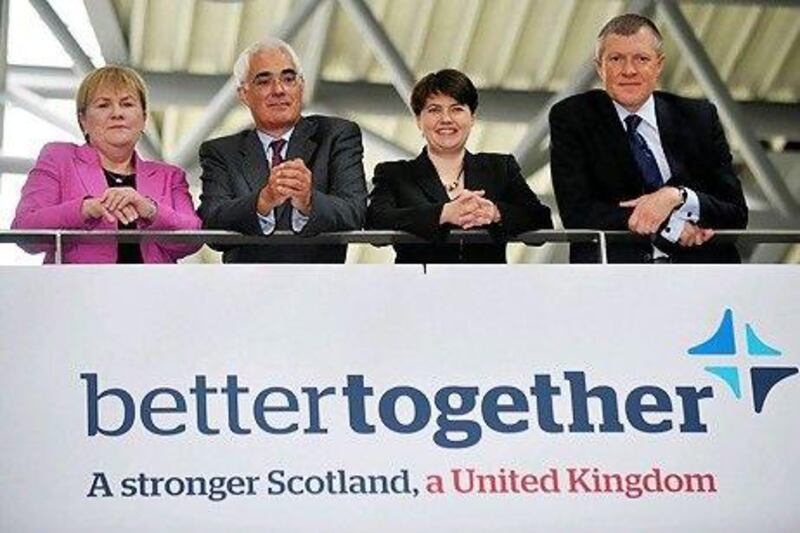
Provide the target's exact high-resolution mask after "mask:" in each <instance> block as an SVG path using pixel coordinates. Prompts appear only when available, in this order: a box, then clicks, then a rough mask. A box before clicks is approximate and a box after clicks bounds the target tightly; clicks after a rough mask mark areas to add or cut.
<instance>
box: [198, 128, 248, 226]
mask: <svg viewBox="0 0 800 533" xmlns="http://www.w3.org/2000/svg"><path fill="white" fill-rule="evenodd" d="M200 166H201V168H202V171H203V173H202V175H201V176H200V180H201V182H202V185H203V190H202V193H201V194H200V207H199V209H198V213H199V215H200V218H201V219H202V220H203V228H205V229H221V230H228V231H237V232H239V233H244V234H249V235H260V234H261V233H262V232H261V226H260V225H259V223H258V217H257V215H256V203H257V201H258V192H259V191H255V192H253V193H251V194H247V195H244V196H237V195H236V194H235V191H234V189H233V184H232V180H233V179H234V172H235V170H234V169H233V168H231V163H230V162H229V161H228V160H227V159H226V158H225V156H224V154H223V152H222V150H220V149H219V147H217V146H215V145H214V144H213V143H210V142H205V143H203V144H202V145H200Z"/></svg>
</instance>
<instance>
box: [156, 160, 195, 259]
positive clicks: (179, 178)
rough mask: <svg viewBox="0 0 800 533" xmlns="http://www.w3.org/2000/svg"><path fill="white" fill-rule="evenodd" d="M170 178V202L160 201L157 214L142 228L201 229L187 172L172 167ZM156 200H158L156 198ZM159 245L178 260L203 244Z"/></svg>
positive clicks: (158, 229) (167, 229) (163, 229)
mask: <svg viewBox="0 0 800 533" xmlns="http://www.w3.org/2000/svg"><path fill="white" fill-rule="evenodd" d="M169 180H170V183H169V199H168V200H169V202H167V201H161V202H159V203H158V210H157V211H156V216H155V217H154V218H153V220H152V221H151V222H150V223H149V224H148V223H143V224H142V226H141V229H143V230H152V231H176V230H199V229H200V226H201V221H200V218H199V217H198V216H197V214H196V213H195V211H194V203H193V202H192V196H191V194H189V184H188V183H187V181H186V173H185V172H184V171H183V170H181V169H177V168H175V169H171V172H170V176H169ZM163 200H167V199H166V198H164V199H163ZM154 201H157V200H155V199H154ZM157 246H158V247H159V248H161V249H162V250H163V251H165V252H166V253H167V254H169V256H170V257H172V258H173V259H174V260H177V259H180V258H181V257H184V256H186V255H189V254H192V253H194V252H196V251H197V250H199V249H200V248H201V247H202V246H203V245H202V244H180V243H158V244H157Z"/></svg>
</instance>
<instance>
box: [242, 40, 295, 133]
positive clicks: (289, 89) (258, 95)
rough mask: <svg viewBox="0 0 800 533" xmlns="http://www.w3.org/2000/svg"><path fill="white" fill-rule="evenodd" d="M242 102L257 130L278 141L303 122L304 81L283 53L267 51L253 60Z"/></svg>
mask: <svg viewBox="0 0 800 533" xmlns="http://www.w3.org/2000/svg"><path fill="white" fill-rule="evenodd" d="M239 99H240V100H241V101H242V102H243V103H244V104H245V105H246V106H247V107H248V108H250V113H251V115H252V116H253V120H254V121H255V123H256V127H257V128H258V129H259V130H261V131H264V132H266V133H269V134H270V135H273V136H275V137H279V136H280V135H283V134H284V133H285V132H286V131H288V130H289V129H291V128H292V127H294V125H295V124H297V121H298V120H300V107H301V105H302V102H303V78H302V77H301V76H300V75H299V74H298V73H297V66H296V65H294V64H293V63H292V60H291V58H290V57H289V56H288V55H287V54H285V53H284V52H282V51H281V50H278V49H275V50H264V51H261V52H258V53H256V54H255V55H253V57H252V58H251V59H250V69H249V70H248V73H247V78H246V81H245V83H244V85H242V86H241V87H239Z"/></svg>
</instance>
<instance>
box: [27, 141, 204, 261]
mask: <svg viewBox="0 0 800 533" xmlns="http://www.w3.org/2000/svg"><path fill="white" fill-rule="evenodd" d="M134 160H135V168H136V190H138V191H139V192H140V193H141V194H142V195H144V196H148V197H150V198H151V199H152V200H153V201H155V202H156V203H157V204H158V211H157V213H156V216H155V217H154V218H153V220H151V221H144V220H139V221H138V227H139V229H141V230H196V229H200V224H201V223H200V219H199V218H198V217H197V215H196V214H195V212H194V205H193V204H192V198H191V196H190V195H189V185H188V183H187V182H186V174H185V173H184V171H183V170H181V169H180V168H178V167H175V166H172V165H168V164H166V163H158V162H155V161H145V160H142V159H139V156H138V155H137V154H135V153H134ZM107 188H108V184H107V182H106V177H105V174H103V169H102V167H101V166H100V156H99V155H98V153H97V150H96V149H95V148H93V147H92V146H90V145H88V144H84V145H82V146H77V145H75V144H72V143H50V144H47V145H45V146H44V148H42V151H41V153H40V154H39V159H37V160H36V165H35V166H34V167H33V170H31V172H30V174H28V180H27V181H26V182H25V185H24V186H23V188H22V198H21V199H20V201H19V205H18V206H17V212H16V216H15V217H14V221H13V222H12V223H11V228H12V229H76V230H116V229H117V224H116V223H110V222H107V221H105V220H104V219H102V218H101V219H89V220H84V218H83V217H82V216H81V204H82V203H83V200H84V198H86V197H88V196H102V195H103V192H104V191H105V190H106V189H107ZM200 246H201V245H197V244H189V245H187V244H175V243H143V244H141V249H142V258H143V259H144V262H145V263H174V262H175V261H177V260H178V259H180V258H181V257H183V256H185V255H189V254H191V253H193V252H195V251H197V250H198V249H199V248H200ZM25 249H26V250H27V251H29V252H32V253H36V252H42V251H45V252H47V255H46V256H45V260H44V262H45V263H52V262H53V256H54V250H53V246H52V245H47V246H41V245H39V246H27V245H26V246H25ZM63 254H64V255H63V261H64V262H65V263H116V262H117V245H116V243H79V242H78V243H69V244H66V245H65V246H64V248H63Z"/></svg>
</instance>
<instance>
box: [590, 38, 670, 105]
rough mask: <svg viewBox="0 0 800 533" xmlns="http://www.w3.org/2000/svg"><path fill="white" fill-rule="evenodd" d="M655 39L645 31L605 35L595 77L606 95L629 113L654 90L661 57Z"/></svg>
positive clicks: (661, 66) (662, 58) (659, 72)
mask: <svg viewBox="0 0 800 533" xmlns="http://www.w3.org/2000/svg"><path fill="white" fill-rule="evenodd" d="M656 43H657V40H656V37H655V35H653V33H652V32H651V31H650V30H649V29H647V28H646V27H643V28H640V29H639V31H637V32H636V33H634V34H633V35H617V34H613V33H612V34H610V35H608V36H607V37H606V38H605V40H604V42H603V43H602V48H601V55H600V57H599V59H598V60H597V62H596V66H597V73H598V74H599V75H600V79H601V80H602V82H603V88H604V89H605V90H606V92H607V93H608V95H609V96H610V97H611V98H612V99H613V100H614V101H616V102H617V103H618V104H620V105H621V106H622V107H624V108H625V109H627V110H628V111H630V112H635V111H638V109H639V108H640V107H641V106H642V105H643V104H644V103H645V102H646V101H647V99H648V98H649V97H650V95H651V94H653V91H655V90H656V85H657V84H658V78H659V76H660V75H661V69H662V68H663V66H664V55H663V54H661V53H660V52H659V51H658V49H657V47H656Z"/></svg>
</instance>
